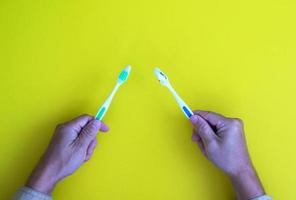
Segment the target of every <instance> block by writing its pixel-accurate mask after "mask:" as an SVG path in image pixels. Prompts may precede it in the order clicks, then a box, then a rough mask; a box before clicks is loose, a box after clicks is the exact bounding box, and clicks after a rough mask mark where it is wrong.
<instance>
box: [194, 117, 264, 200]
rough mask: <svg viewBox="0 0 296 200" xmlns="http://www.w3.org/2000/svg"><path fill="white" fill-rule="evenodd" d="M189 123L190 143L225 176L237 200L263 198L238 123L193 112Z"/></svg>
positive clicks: (262, 191)
mask: <svg viewBox="0 0 296 200" xmlns="http://www.w3.org/2000/svg"><path fill="white" fill-rule="evenodd" d="M190 121H191V123H192V125H193V134H192V139H193V141H195V142H196V143H197V144H198V146H199V148H200V149H201V151H202V153H203V154H204V155H205V156H206V157H207V158H208V159H209V160H210V161H211V162H212V163H213V164H214V165H216V166H217V167H218V168H220V169H221V170H222V171H224V172H225V173H226V175H227V176H229V178H230V180H231V182H232V184H233V187H234V189H235V191H236V194H237V198H238V199H239V200H245V199H246V200H247V199H252V198H255V197H257V196H261V195H263V194H264V189H263V187H262V185H261V183H260V180H259V178H258V176H257V174H256V171H255V168H254V167H253V165H252V162H251V159H250V156H249V153H248V150H247V146H246V141H245V136H244V129H243V122H242V120H240V119H236V118H226V117H224V116H222V115H219V114H216V113H213V112H206V111H196V112H194V115H193V116H192V117H191V118H190Z"/></svg>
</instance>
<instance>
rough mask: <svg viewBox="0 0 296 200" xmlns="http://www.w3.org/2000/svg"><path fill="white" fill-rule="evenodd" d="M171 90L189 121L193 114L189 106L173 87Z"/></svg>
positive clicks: (170, 87)
mask: <svg viewBox="0 0 296 200" xmlns="http://www.w3.org/2000/svg"><path fill="white" fill-rule="evenodd" d="M168 88H169V90H170V91H171V92H172V93H173V95H174V97H175V99H176V101H177V103H178V104H179V106H180V108H181V110H182V111H183V113H184V114H185V116H186V117H187V118H188V119H189V118H190V117H191V116H192V115H193V112H192V111H191V109H190V108H189V107H188V106H187V104H186V103H185V102H184V101H183V100H182V99H181V97H180V96H179V95H178V94H177V92H176V91H175V90H174V89H173V87H172V86H171V85H169V86H168Z"/></svg>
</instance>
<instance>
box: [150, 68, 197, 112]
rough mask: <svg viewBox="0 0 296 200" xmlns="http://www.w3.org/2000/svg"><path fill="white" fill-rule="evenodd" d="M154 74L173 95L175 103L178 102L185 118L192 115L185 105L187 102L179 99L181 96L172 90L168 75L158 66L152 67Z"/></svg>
mask: <svg viewBox="0 0 296 200" xmlns="http://www.w3.org/2000/svg"><path fill="white" fill-rule="evenodd" d="M154 74H155V76H156V77H157V79H158V80H159V82H160V84H161V85H163V86H166V87H167V88H168V89H169V90H170V91H171V92H172V93H173V95H174V97H175V99H176V101H177V103H178V104H179V106H180V108H181V110H182V111H183V113H184V114H185V116H186V117H187V118H190V117H191V116H192V115H193V112H192V111H191V109H190V108H189V107H188V106H187V104H186V103H185V102H184V101H183V100H182V99H181V97H180V96H179V95H178V94H177V92H176V91H175V90H174V88H173V87H172V85H171V84H170V82H169V79H168V77H167V76H166V75H165V74H164V73H163V72H162V71H161V70H160V69H158V68H155V69H154Z"/></svg>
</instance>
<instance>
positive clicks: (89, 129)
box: [78, 119, 102, 148]
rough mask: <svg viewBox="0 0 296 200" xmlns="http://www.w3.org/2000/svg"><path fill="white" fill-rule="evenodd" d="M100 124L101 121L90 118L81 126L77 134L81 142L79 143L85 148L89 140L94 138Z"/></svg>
mask: <svg viewBox="0 0 296 200" xmlns="http://www.w3.org/2000/svg"><path fill="white" fill-rule="evenodd" d="M101 125H102V122H101V121H98V120H96V119H93V120H91V121H90V122H89V123H88V124H87V125H86V126H85V127H83V128H82V130H81V132H80V134H79V136H78V142H81V144H82V145H83V146H84V147H86V148H87V147H88V146H89V145H90V143H91V141H92V140H94V139H95V138H96V136H97V133H98V131H99V130H100V128H101Z"/></svg>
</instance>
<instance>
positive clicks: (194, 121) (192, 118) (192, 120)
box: [190, 115, 198, 124]
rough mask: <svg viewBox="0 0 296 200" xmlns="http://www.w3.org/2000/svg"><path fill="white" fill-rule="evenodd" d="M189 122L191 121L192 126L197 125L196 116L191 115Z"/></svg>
mask: <svg viewBox="0 0 296 200" xmlns="http://www.w3.org/2000/svg"><path fill="white" fill-rule="evenodd" d="M190 121H191V122H192V123H193V124H195V123H197V122H198V116H197V115H192V116H191V117H190Z"/></svg>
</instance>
